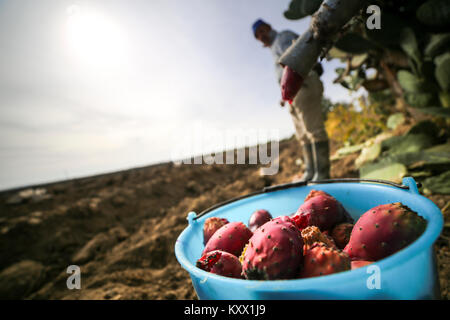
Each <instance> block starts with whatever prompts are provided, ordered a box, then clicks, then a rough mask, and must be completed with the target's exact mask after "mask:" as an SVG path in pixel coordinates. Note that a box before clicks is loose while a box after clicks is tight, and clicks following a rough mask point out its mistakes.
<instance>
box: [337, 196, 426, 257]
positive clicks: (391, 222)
mask: <svg viewBox="0 0 450 320" xmlns="http://www.w3.org/2000/svg"><path fill="white" fill-rule="evenodd" d="M425 228H426V221H425V219H423V218H422V217H421V216H419V215H418V214H417V213H416V212H414V211H412V210H411V209H410V208H408V207H407V206H405V205H403V204H401V203H400V202H397V203H391V204H383V205H379V206H376V207H374V208H372V209H370V210H369V211H367V212H366V213H364V214H363V215H362V216H361V217H360V218H359V220H358V221H357V222H356V224H355V226H354V227H353V230H352V233H351V235H350V241H349V243H348V244H347V245H346V247H345V248H344V251H345V252H346V253H347V254H348V255H349V256H350V258H352V260H367V261H377V260H380V259H383V258H385V257H387V256H390V255H391V254H393V253H395V252H397V251H399V250H400V249H403V248H404V247H406V246H407V245H409V244H410V243H412V242H413V241H414V240H416V239H417V238H418V237H419V236H420V235H421V234H422V233H423V232H424V231H425Z"/></svg>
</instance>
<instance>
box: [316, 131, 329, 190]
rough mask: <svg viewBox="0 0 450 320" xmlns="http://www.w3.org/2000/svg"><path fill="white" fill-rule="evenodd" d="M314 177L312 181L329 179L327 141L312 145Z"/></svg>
mask: <svg viewBox="0 0 450 320" xmlns="http://www.w3.org/2000/svg"><path fill="white" fill-rule="evenodd" d="M312 151H313V161H314V176H313V177H312V181H317V180H325V179H330V147H329V145H328V140H327V141H321V142H316V143H314V144H313V145H312Z"/></svg>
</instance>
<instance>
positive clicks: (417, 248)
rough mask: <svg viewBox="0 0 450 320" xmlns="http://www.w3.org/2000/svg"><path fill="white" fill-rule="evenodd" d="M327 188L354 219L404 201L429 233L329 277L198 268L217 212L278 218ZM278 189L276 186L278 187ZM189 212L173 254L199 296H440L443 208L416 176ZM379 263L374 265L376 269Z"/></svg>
mask: <svg viewBox="0 0 450 320" xmlns="http://www.w3.org/2000/svg"><path fill="white" fill-rule="evenodd" d="M312 189H316V190H323V191H325V192H327V193H329V194H331V195H332V196H334V197H335V198H336V199H338V200H339V201H340V202H341V203H342V204H343V205H344V207H345V208H346V209H347V211H349V213H350V214H351V215H352V217H353V218H354V219H355V221H356V220H357V219H358V218H359V217H360V216H361V215H362V214H363V213H364V212H366V211H367V210H369V209H370V208H373V207H375V206H377V205H380V204H386V203H393V202H402V203H403V204H405V205H407V206H408V207H410V208H411V209H412V210H414V211H416V212H417V213H419V215H421V216H423V217H424V218H425V219H426V220H427V228H426V230H425V232H424V233H423V234H422V236H420V238H419V239H417V240H416V241H415V242H413V243H412V244H411V245H409V246H408V247H406V248H404V249H402V250H400V251H399V252H397V253H395V254H393V255H391V256H390V257H387V258H385V259H383V260H380V261H378V262H376V263H374V264H371V265H368V266H366V267H362V268H358V269H355V270H351V271H346V272H341V273H336V274H332V275H327V276H321V277H315V278H308V279H295V280H275V281H261V280H242V279H232V278H227V277H223V276H219V275H215V274H212V273H209V272H206V271H203V270H201V269H199V268H197V267H196V266H195V262H196V261H197V259H199V258H200V256H201V253H202V251H203V248H204V245H203V223H204V221H205V219H206V218H208V217H212V216H218V217H223V218H226V219H228V220H229V221H230V222H231V221H242V222H244V223H245V224H247V221H248V219H249V218H250V215H251V214H252V213H253V212H254V211H255V210H256V209H266V210H268V211H269V212H270V213H271V214H272V215H273V216H274V217H276V216H280V215H290V214H291V213H293V212H295V211H296V210H297V208H298V207H299V206H300V205H301V204H302V203H303V200H304V198H305V197H306V195H307V194H308V193H309V191H310V190H312ZM275 190H276V189H275ZM196 216H197V215H196V214H195V213H193V212H191V213H189V214H188V221H189V225H188V227H187V228H186V229H185V230H184V231H183V232H182V233H181V234H180V236H179V237H178V239H177V241H176V244H175V254H176V257H177V259H178V261H179V263H180V264H181V266H182V267H183V268H184V269H186V270H187V271H188V272H189V274H190V277H191V280H192V284H193V286H194V288H195V291H196V293H197V296H198V297H199V299H219V300H233V299H239V300H253V299H256V300H262V299H436V298H439V297H440V292H439V281H438V273H437V266H436V257H435V254H434V249H433V244H434V242H435V241H436V239H437V238H438V237H439V234H440V233H441V230H442V227H443V217H442V214H441V211H440V210H439V208H438V207H437V206H436V205H435V204H434V203H433V202H432V201H430V200H428V199H427V198H425V197H423V196H421V195H420V194H419V192H418V189H417V185H416V182H415V181H414V179H413V178H404V179H403V188H398V187H396V186H389V185H384V184H379V183H359V182H342V183H323V184H314V185H305V186H299V187H291V188H284V189H281V190H276V191H272V192H265V193H261V194H256V195H253V196H250V197H247V198H244V199H241V200H238V201H233V202H230V203H228V204H225V205H221V206H218V207H217V208H215V209H213V210H211V211H209V212H208V213H207V214H205V215H203V216H201V217H200V218H196ZM374 266H375V267H374Z"/></svg>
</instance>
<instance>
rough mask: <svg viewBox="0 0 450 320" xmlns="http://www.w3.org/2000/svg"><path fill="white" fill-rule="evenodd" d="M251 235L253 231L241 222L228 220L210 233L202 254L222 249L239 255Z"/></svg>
mask: <svg viewBox="0 0 450 320" xmlns="http://www.w3.org/2000/svg"><path fill="white" fill-rule="evenodd" d="M252 235H253V233H252V232H251V231H250V230H249V228H247V226H246V225H245V224H243V223H242V222H240V221H237V222H229V223H227V224H225V225H223V226H222V227H220V228H219V230H217V231H216V232H215V233H214V234H213V235H212V237H211V238H210V239H209V241H208V242H207V243H206V246H205V249H204V250H203V253H202V255H205V253H208V252H210V251H214V250H222V251H226V252H228V253H231V254H234V255H235V256H236V257H239V255H240V254H241V252H242V249H243V248H244V246H245V245H246V243H247V242H248V239H250V237H251V236H252Z"/></svg>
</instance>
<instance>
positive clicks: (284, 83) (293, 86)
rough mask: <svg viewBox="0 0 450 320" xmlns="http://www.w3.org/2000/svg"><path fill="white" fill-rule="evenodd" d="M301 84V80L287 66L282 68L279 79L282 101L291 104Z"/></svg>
mask: <svg viewBox="0 0 450 320" xmlns="http://www.w3.org/2000/svg"><path fill="white" fill-rule="evenodd" d="M302 84H303V78H302V77H301V76H300V75H299V74H298V73H297V72H295V71H294V70H292V69H291V68H289V67H288V66H285V67H284V70H283V76H282V77H281V97H282V98H283V100H284V101H289V103H291V102H292V100H293V99H294V97H295V96H296V95H297V92H298V91H299V90H300V88H301V87H302Z"/></svg>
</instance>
